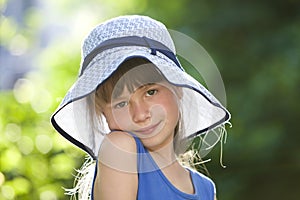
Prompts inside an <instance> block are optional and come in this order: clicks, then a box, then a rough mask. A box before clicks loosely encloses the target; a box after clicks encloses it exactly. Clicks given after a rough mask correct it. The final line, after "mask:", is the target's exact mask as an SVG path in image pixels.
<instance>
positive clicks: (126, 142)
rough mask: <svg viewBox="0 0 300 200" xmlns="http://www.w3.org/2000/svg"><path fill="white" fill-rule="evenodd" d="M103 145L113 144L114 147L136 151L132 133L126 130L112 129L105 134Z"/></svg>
mask: <svg viewBox="0 0 300 200" xmlns="http://www.w3.org/2000/svg"><path fill="white" fill-rule="evenodd" d="M103 144H104V145H109V146H110V147H111V145H113V146H114V147H115V148H119V149H121V150H124V151H127V152H132V153H133V152H136V143H135V139H134V138H133V136H132V135H130V134H129V133H127V132H122V131H114V132H111V133H109V134H107V135H106V136H105V138H104V141H103Z"/></svg>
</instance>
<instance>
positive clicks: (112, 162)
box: [94, 132, 138, 200]
mask: <svg viewBox="0 0 300 200" xmlns="http://www.w3.org/2000/svg"><path fill="white" fill-rule="evenodd" d="M136 160H137V159H136V144H135V139H134V138H133V137H132V136H131V135H129V134H128V133H124V132H112V133H110V134H108V135H107V136H105V139H104V140H103V143H102V145H101V147H100V150H99V155H98V169H97V176H96V179H95V183H94V198H95V199H124V200H126V199H135V198H136V195H137V187H138V186H137V184H138V177H137V173H136V171H137V170H136ZM120 185H122V187H119V186H120Z"/></svg>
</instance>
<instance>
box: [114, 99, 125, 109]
mask: <svg viewBox="0 0 300 200" xmlns="http://www.w3.org/2000/svg"><path fill="white" fill-rule="evenodd" d="M127 105H128V102H126V101H122V102H120V103H117V104H116V105H115V106H114V108H116V109H120V108H124V107H125V106H127Z"/></svg>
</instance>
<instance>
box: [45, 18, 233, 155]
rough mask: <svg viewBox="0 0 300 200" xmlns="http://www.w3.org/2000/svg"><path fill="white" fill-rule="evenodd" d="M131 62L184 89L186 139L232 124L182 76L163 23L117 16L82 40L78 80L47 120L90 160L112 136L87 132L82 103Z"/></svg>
mask: <svg viewBox="0 0 300 200" xmlns="http://www.w3.org/2000/svg"><path fill="white" fill-rule="evenodd" d="M131 57H143V58H145V59H147V60H149V61H150V62H152V63H153V64H154V65H155V66H156V67H157V68H158V69H159V71H160V72H161V73H162V74H163V75H164V77H165V78H166V79H167V80H168V81H169V82H170V83H172V84H174V85H177V86H182V88H183V89H182V90H183V97H182V99H181V101H182V102H181V103H182V110H181V112H182V113H181V115H182V116H181V117H182V118H183V122H184V123H183V126H184V127H183V128H184V133H185V135H184V138H193V137H194V136H197V135H201V134H204V133H207V132H208V131H209V130H212V129H215V128H217V127H219V126H221V125H223V124H224V123H226V122H227V121H228V120H229V119H230V113H229V112H228V111H227V110H226V109H225V108H224V107H223V106H222V105H221V104H220V103H219V101H218V100H217V99H216V98H215V97H214V96H213V95H212V94H211V93H210V92H209V91H208V90H207V89H206V88H205V87H204V86H202V85H201V84H200V83H199V82H198V81H196V80H195V79H194V78H193V77H191V76H190V75H188V74H187V73H186V72H184V70H183V68H182V67H181V65H180V63H179V61H178V60H177V58H176V52H175V47H174V44H173V41H172V39H171V37H170V34H169V32H168V30H167V29H166V27H165V26H164V25H163V24H162V23H160V22H158V21H156V20H154V19H151V18H149V17H146V16H138V15H133V16H120V17H117V18H113V19H111V20H108V21H106V22H104V23H102V24H100V25H98V26H96V27H95V28H94V29H93V30H92V31H91V32H90V34H89V35H88V36H87V37H86V38H85V40H84V42H83V47H82V62H81V67H80V72H79V77H78V79H77V81H76V82H75V83H74V85H73V86H72V87H71V88H70V89H69V91H68V93H67V95H66V96H65V97H64V99H63V101H62V102H61V104H60V106H59V107H58V109H57V110H56V111H55V112H54V114H53V115H52V117H51V122H52V125H53V126H54V128H55V129H56V130H57V131H58V132H59V133H60V134H62V135H63V136H64V137H65V138H67V139H68V140H69V141H70V142H72V143H74V144H75V145H77V146H78V147H80V148H81V149H83V150H84V151H86V152H87V153H89V154H90V155H91V156H92V157H93V158H96V157H97V154H98V150H99V147H100V145H101V142H102V139H103V137H104V135H105V134H108V133H109V132H110V130H109V128H108V126H107V123H103V124H102V125H100V127H99V130H100V131H98V132H97V131H95V129H94V128H93V127H92V126H91V123H90V122H91V121H93V120H94V119H91V118H92V117H93V116H92V115H90V113H89V112H88V109H87V108H88V105H87V104H88V100H87V98H86V97H87V96H89V95H92V94H93V93H94V92H95V90H96V88H97V87H98V86H99V85H100V84H101V83H103V81H105V80H106V79H107V78H108V77H109V76H110V75H111V74H112V73H113V72H114V71H115V70H116V69H117V68H118V66H119V65H120V64H121V63H122V62H124V61H125V60H126V59H128V58H131ZM103 118H105V117H103ZM103 121H104V122H105V119H104V120H103Z"/></svg>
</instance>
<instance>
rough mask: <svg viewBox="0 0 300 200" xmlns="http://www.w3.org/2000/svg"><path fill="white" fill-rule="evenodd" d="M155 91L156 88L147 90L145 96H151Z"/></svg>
mask: <svg viewBox="0 0 300 200" xmlns="http://www.w3.org/2000/svg"><path fill="white" fill-rule="evenodd" d="M156 93H157V90H156V89H151V90H148V91H147V94H146V96H153V95H155V94H156Z"/></svg>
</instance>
